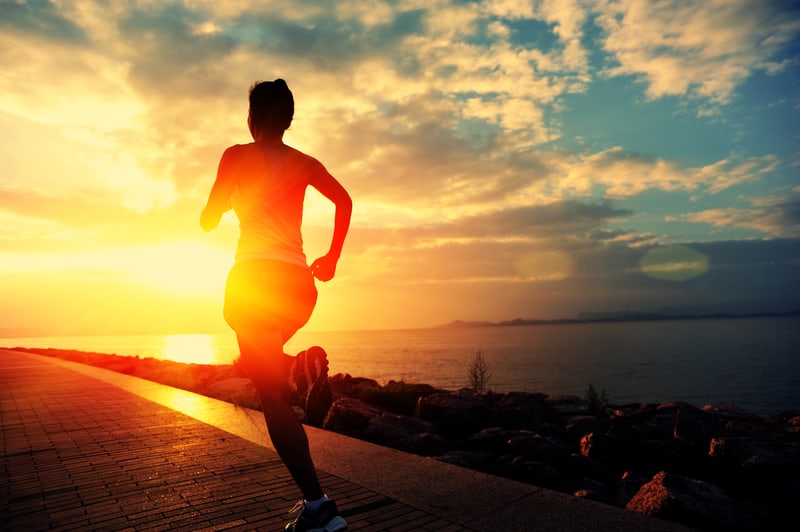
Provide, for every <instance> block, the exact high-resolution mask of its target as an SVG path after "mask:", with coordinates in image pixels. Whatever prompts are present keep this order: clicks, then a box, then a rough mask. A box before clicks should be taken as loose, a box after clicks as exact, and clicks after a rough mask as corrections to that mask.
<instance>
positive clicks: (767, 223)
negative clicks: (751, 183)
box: [684, 198, 800, 238]
mask: <svg viewBox="0 0 800 532" xmlns="http://www.w3.org/2000/svg"><path fill="white" fill-rule="evenodd" d="M751 204H752V206H751V207H750V208H734V207H728V208H719V209H708V210H704V211H700V212H696V213H691V214H686V215H685V216H684V218H685V219H686V220H689V221H690V222H694V223H705V224H709V225H712V226H714V227H743V228H747V229H755V230H757V231H759V232H761V233H763V234H765V235H768V236H771V237H793V238H797V237H800V199H798V198H759V199H753V200H751Z"/></svg>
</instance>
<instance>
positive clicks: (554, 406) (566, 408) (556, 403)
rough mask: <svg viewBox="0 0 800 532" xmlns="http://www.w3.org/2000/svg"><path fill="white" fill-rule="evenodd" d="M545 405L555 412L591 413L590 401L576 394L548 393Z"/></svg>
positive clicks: (563, 413)
mask: <svg viewBox="0 0 800 532" xmlns="http://www.w3.org/2000/svg"><path fill="white" fill-rule="evenodd" d="M544 406H545V407H546V408H547V409H548V410H549V411H551V412H553V413H556V414H561V415H567V416H578V415H583V414H588V413H589V401H587V400H586V399H581V398H580V397H578V396H576V395H548V396H547V397H546V398H545V400H544Z"/></svg>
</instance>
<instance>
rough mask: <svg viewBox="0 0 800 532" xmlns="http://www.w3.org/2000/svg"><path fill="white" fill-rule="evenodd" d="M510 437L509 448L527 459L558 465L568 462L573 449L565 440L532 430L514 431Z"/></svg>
mask: <svg viewBox="0 0 800 532" xmlns="http://www.w3.org/2000/svg"><path fill="white" fill-rule="evenodd" d="M509 436H510V437H509V439H508V447H509V450H510V451H512V452H513V453H514V454H516V455H518V456H521V457H522V458H524V459H525V460H532V461H538V462H547V463H548V464H553V465H555V466H556V467H558V465H559V464H563V463H565V462H567V461H568V460H569V458H570V456H571V454H572V449H571V448H569V447H568V446H567V444H565V443H564V442H562V441H560V440H558V439H556V438H553V437H545V436H541V435H539V434H536V433H535V432H530V431H513V432H511V433H510V435H509Z"/></svg>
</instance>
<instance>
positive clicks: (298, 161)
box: [287, 146, 322, 169]
mask: <svg viewBox="0 0 800 532" xmlns="http://www.w3.org/2000/svg"><path fill="white" fill-rule="evenodd" d="M287 148H289V153H288V157H287V160H288V161H291V164H292V165H293V166H297V167H303V168H306V169H309V168H313V167H322V163H321V162H319V160H317V158H316V157H314V156H313V155H309V154H308V153H305V152H303V151H300V150H298V149H297V148H293V147H291V146H287Z"/></svg>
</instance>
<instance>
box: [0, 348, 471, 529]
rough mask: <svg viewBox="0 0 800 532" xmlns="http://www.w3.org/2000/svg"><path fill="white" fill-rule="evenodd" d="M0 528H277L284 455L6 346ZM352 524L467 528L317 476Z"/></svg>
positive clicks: (285, 504) (289, 495)
mask: <svg viewBox="0 0 800 532" xmlns="http://www.w3.org/2000/svg"><path fill="white" fill-rule="evenodd" d="M0 368H1V369H0V425H1V426H2V449H0V450H1V451H2V456H0V473H1V474H2V479H0V507H1V508H2V518H0V530H11V531H16V530H76V529H91V530H173V529H178V530H181V529H182V530H193V531H195V530H282V529H283V526H284V524H285V523H286V522H287V521H288V520H290V519H291V518H290V516H289V515H287V513H286V512H287V511H288V510H289V509H290V508H291V507H292V505H293V504H294V503H295V502H296V501H297V500H298V499H299V498H300V493H299V491H298V490H297V488H296V487H295V485H294V483H293V482H292V480H291V478H290V477H289V474H288V472H287V471H286V469H285V468H284V466H283V464H282V462H281V461H280V460H279V459H278V457H277V455H276V454H275V453H274V452H273V451H271V450H269V449H267V448H265V447H262V446H260V445H257V444H255V443H251V442H248V441H246V440H244V439H242V438H240V437H238V436H235V435H232V434H230V433H228V432H225V431H223V430H221V429H218V428H216V427H213V426H210V425H206V424H204V423H202V422H200V421H197V420H195V419H193V418H190V417H188V416H186V415H184V414H182V413H179V412H177V411H175V410H171V409H169V408H166V407H164V406H161V405H159V404H156V403H154V402H151V401H148V400H147V399H144V398H141V397H138V396H136V395H134V394H132V393H129V392H127V391H125V390H122V389H120V388H117V387H115V386H113V385H111V384H108V383H105V382H102V381H99V380H96V379H93V378H91V377H89V376H87V375H84V374H81V373H77V372H74V371H70V370H67V369H64V368H63V367H60V366H57V365H54V364H51V363H49V362H48V361H47V360H45V359H42V358H41V357H36V356H33V355H27V354H23V353H14V352H10V351H0ZM320 480H321V482H322V484H323V487H324V488H325V490H326V492H327V493H329V494H330V495H332V496H334V497H335V499H336V502H337V504H338V506H339V508H340V510H341V512H342V514H343V515H344V516H345V518H346V519H347V520H348V522H349V523H350V529H351V530H442V531H444V530H446V531H450V530H465V528H463V527H462V526H459V525H456V524H454V523H452V522H449V521H447V520H444V519H442V518H440V517H437V516H435V515H432V514H430V513H428V512H425V511H422V510H419V509H417V508H414V507H412V506H409V505H407V504H403V503H400V502H398V501H396V500H394V499H391V498H389V497H386V496H384V495H382V494H380V493H377V492H375V491H373V490H370V489H367V488H364V487H362V486H359V485H357V484H354V483H353V482H350V481H347V480H345V479H342V478H339V477H337V476H334V475H331V474H329V473H326V472H324V471H320Z"/></svg>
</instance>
